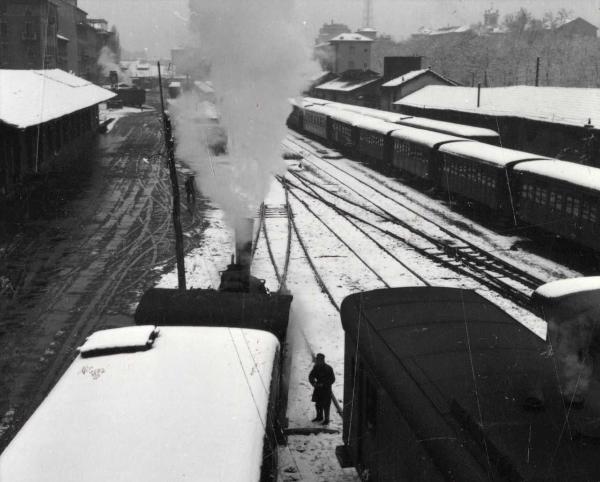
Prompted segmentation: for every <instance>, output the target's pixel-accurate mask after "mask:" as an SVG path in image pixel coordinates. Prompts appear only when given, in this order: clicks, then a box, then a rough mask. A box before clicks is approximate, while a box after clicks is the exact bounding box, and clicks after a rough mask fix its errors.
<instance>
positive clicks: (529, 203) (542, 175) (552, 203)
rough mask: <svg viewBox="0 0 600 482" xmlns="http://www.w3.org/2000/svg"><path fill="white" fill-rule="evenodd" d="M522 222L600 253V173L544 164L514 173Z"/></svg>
mask: <svg viewBox="0 0 600 482" xmlns="http://www.w3.org/2000/svg"><path fill="white" fill-rule="evenodd" d="M513 179H514V188H513V189H514V191H515V194H516V204H517V214H518V218H519V220H520V221H522V222H524V223H527V224H530V225H535V226H537V227H538V228H539V229H542V230H544V231H547V232H550V233H554V234H558V235H560V236H562V237H564V238H565V239H571V240H576V241H577V242H578V243H580V244H582V245H584V246H587V247H589V248H592V249H594V250H600V223H599V215H600V191H599V189H600V169H598V168H595V167H590V166H583V165H580V164H575V163H572V162H567V161H559V160H556V159H553V160H541V161H531V162H526V163H523V164H519V165H517V166H515V167H514V169H513Z"/></svg>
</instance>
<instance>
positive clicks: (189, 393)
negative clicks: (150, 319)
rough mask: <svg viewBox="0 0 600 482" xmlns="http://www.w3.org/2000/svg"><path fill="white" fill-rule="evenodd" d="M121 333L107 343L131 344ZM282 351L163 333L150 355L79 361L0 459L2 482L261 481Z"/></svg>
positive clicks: (225, 338) (216, 334)
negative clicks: (271, 390) (269, 411)
mask: <svg viewBox="0 0 600 482" xmlns="http://www.w3.org/2000/svg"><path fill="white" fill-rule="evenodd" d="M150 329H151V330H153V329H154V327H151V328H150ZM119 330H129V328H124V329H118V330H111V331H112V333H110V334H109V335H108V336H105V337H104V340H103V342H105V341H107V340H108V339H113V341H115V339H116V341H119V342H122V341H125V342H129V341H130V340H129V338H130V337H131V335H132V332H131V331H126V332H124V335H123V337H122V338H121V336H120V335H119ZM135 335H136V336H134V337H137V335H138V333H135ZM108 341H110V340H108ZM278 346H279V343H278V341H277V339H276V338H275V336H273V335H272V334H270V333H267V332H263V331H257V330H247V329H244V330H242V329H239V328H212V327H211V328H207V327H160V333H159V335H158V338H156V340H155V341H154V344H153V346H152V347H151V348H150V349H148V350H146V351H138V352H133V353H128V352H126V353H118V354H112V355H101V356H95V357H92V358H82V357H81V356H79V357H77V359H76V360H75V361H74V362H73V364H72V365H71V366H70V367H69V369H68V370H67V372H66V373H65V375H64V376H63V377H62V378H61V379H60V381H59V382H58V383H57V385H56V386H55V387H54V389H53V390H52V391H51V392H50V394H49V395H48V397H47V398H46V399H45V400H44V402H43V403H42V404H41V405H40V406H39V408H38V409H37V410H36V412H35V413H34V414H33V415H32V416H31V418H30V419H29V420H28V421H27V423H26V424H25V425H24V427H23V428H22V429H21V431H20V432H19V433H18V434H17V435H16V437H15V438H14V439H13V441H12V442H11V444H10V445H9V446H8V448H7V449H6V450H5V451H4V452H3V453H2V455H1V456H0V479H1V480H7V481H8V480H14V481H16V480H19V481H21V482H33V481H40V480H44V481H47V482H75V481H82V480H85V481H86V482H100V481H102V482H104V481H107V480H131V481H134V480H135V481H137V480H139V481H141V480H144V481H148V482H154V481H155V482H159V481H160V482H164V481H180V480H186V481H187V480H206V481H209V480H215V481H216V480H223V481H231V482H234V481H239V482H248V481H258V480H259V479H260V468H261V464H262V461H263V437H264V434H265V424H266V420H267V418H266V417H267V404H268V398H269V393H268V387H269V386H270V384H271V374H272V369H273V364H274V360H275V356H276V353H277V350H278Z"/></svg>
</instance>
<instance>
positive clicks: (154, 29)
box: [79, 0, 600, 57]
mask: <svg viewBox="0 0 600 482" xmlns="http://www.w3.org/2000/svg"><path fill="white" fill-rule="evenodd" d="M207 1H212V2H215V1H216V2H218V1H219V0H207ZM240 1H251V0H240ZM273 1H274V2H280V1H294V2H295V4H296V9H297V12H298V18H297V21H298V22H302V23H303V25H305V32H306V37H307V39H308V40H307V41H312V39H313V38H314V37H315V35H316V33H317V32H318V30H319V27H320V26H321V25H322V24H323V23H324V22H329V21H331V20H334V21H336V22H342V23H346V24H348V26H349V27H350V28H352V29H356V28H358V27H360V26H361V24H362V17H363V3H364V0H273ZM187 3H188V2H187V0H79V6H80V7H81V8H82V9H83V10H85V11H86V12H88V14H89V15H90V16H91V17H103V18H105V19H106V20H108V22H109V23H110V24H114V25H116V26H117V29H118V30H119V32H120V36H121V45H122V46H123V47H124V48H125V49H127V50H129V51H133V50H144V49H148V55H149V56H151V57H155V56H158V55H162V56H169V52H170V49H171V48H173V47H176V46H178V45H181V44H184V43H185V42H186V41H187V35H186V34H187V27H186V18H187V16H188V8H187ZM492 5H493V6H494V7H495V8H497V9H499V10H500V15H501V16H503V15H505V14H507V13H510V12H514V11H516V10H518V9H519V8H520V7H525V8H527V9H528V10H530V11H531V12H532V13H534V14H535V15H537V16H540V17H541V16H542V15H543V13H544V12H546V11H548V10H552V11H554V12H556V11H557V10H559V9H560V8H563V7H564V8H567V9H570V10H573V11H574V13H575V14H576V15H578V16H581V17H584V18H585V19H586V20H588V21H589V22H591V23H593V24H594V25H596V26H600V0H496V1H494V2H490V1H487V0H373V6H374V24H375V25H374V27H375V28H377V29H378V30H379V31H381V32H383V33H387V34H390V35H392V36H393V37H395V38H396V39H400V38H403V37H406V36H408V35H410V34H411V33H413V32H415V31H416V30H417V29H418V28H419V27H421V26H427V27H443V26H448V25H465V24H467V25H468V24H471V23H475V22H478V21H481V20H482V19H483V11H484V10H485V9H487V8H489V7H490V6H492Z"/></svg>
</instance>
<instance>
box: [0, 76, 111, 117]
mask: <svg viewBox="0 0 600 482" xmlns="http://www.w3.org/2000/svg"><path fill="white" fill-rule="evenodd" d="M115 95H116V94H115V93H113V92H111V91H109V90H106V89H103V88H101V87H98V86H97V85H94V84H92V83H91V82H88V81H87V80H84V79H82V78H80V77H76V76H75V75H72V74H68V73H67V72H64V71H62V70H60V69H52V70H0V122H4V123H6V124H9V125H12V126H15V127H18V128H21V129H24V128H26V127H30V126H34V125H38V124H42V123H44V122H48V121H51V120H53V119H58V118H59V117H62V116H65V115H67V114H71V113H72V112H76V111H78V110H81V109H85V108H87V107H91V106H93V105H96V104H99V103H101V102H105V101H106V100H108V99H111V98H113V97H115Z"/></svg>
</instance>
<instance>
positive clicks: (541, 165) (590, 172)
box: [515, 159, 600, 191]
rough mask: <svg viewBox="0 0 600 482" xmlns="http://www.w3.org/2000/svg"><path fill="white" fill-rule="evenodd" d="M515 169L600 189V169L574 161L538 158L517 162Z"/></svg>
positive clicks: (575, 184) (579, 185)
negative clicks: (523, 162)
mask: <svg viewBox="0 0 600 482" xmlns="http://www.w3.org/2000/svg"><path fill="white" fill-rule="evenodd" d="M515 170H516V171H518V172H528V173H531V174H536V175H538V176H544V177H551V178H553V179H557V180H560V181H563V182H566V183H569V184H573V185H574V186H578V187H584V188H587V189H593V190H596V191H597V190H599V189H600V169H598V168H597V167H591V166H584V165H583V164H577V163H575V162H568V161H560V160H558V159H547V160H538V161H533V162H527V163H525V164H519V165H518V166H515Z"/></svg>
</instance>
